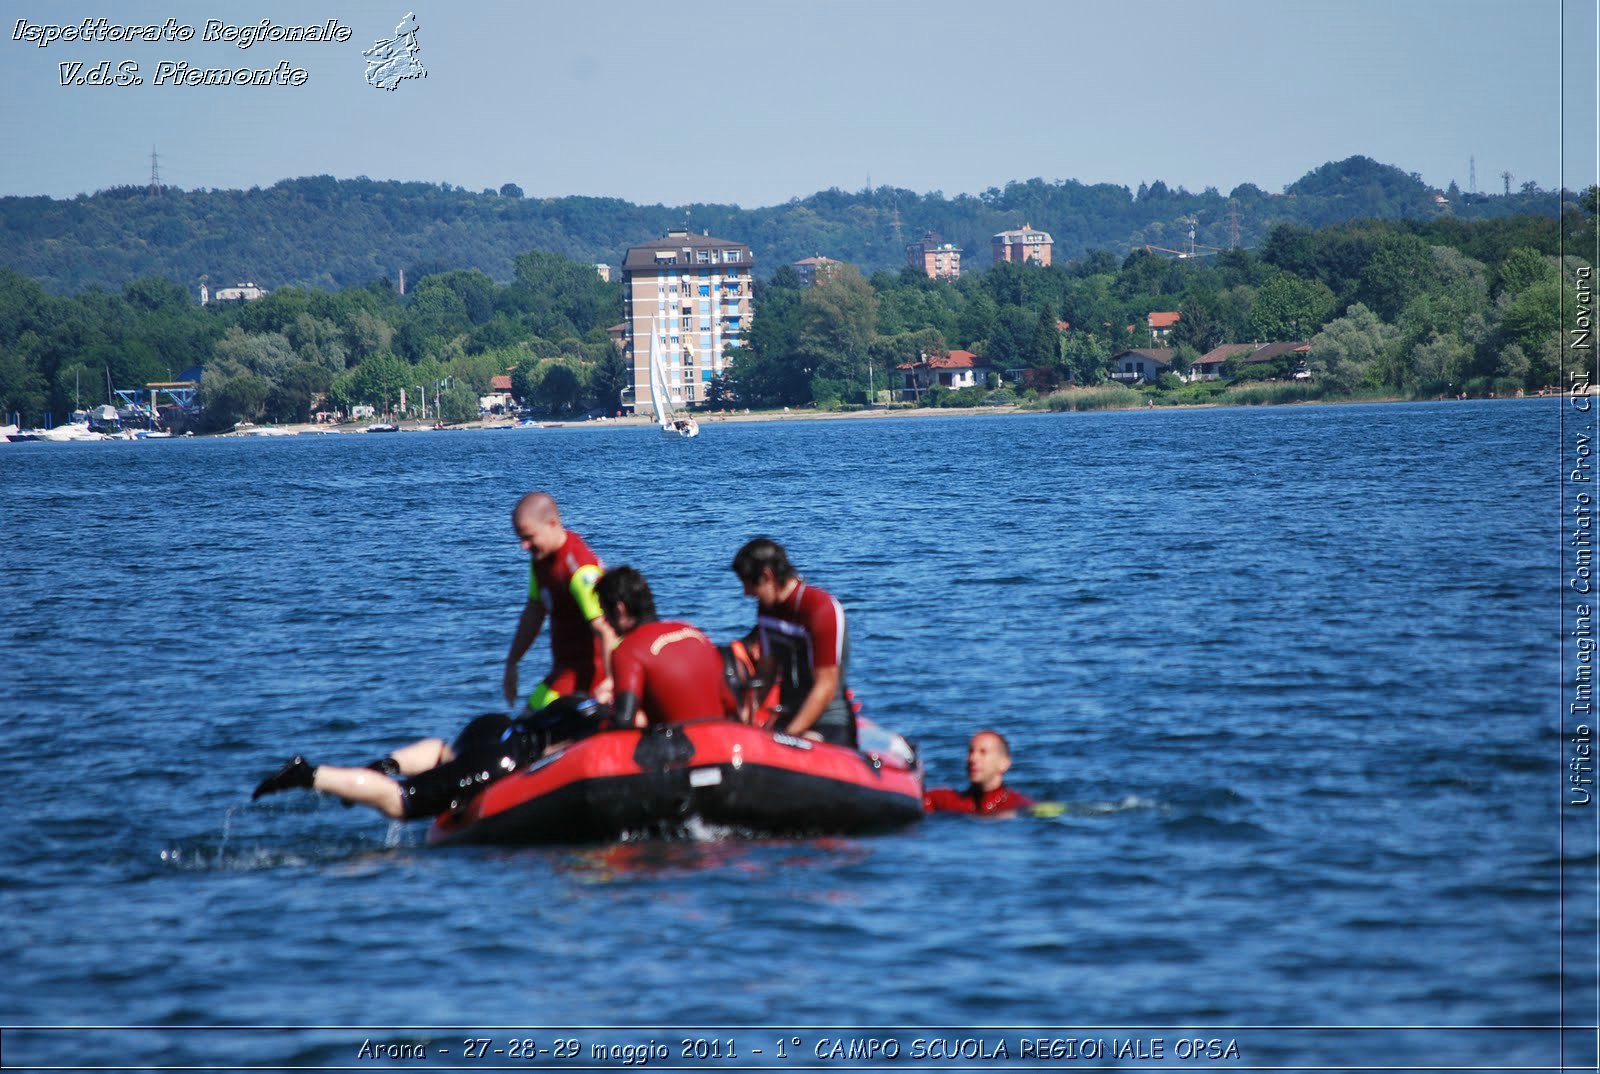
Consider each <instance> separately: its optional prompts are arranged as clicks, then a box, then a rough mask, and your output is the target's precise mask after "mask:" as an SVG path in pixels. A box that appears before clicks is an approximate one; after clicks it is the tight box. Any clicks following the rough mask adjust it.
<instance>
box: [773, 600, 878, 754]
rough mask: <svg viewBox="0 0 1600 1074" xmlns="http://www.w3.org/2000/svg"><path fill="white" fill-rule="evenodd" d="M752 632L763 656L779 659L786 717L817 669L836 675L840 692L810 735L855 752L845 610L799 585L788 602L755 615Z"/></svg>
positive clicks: (801, 699) (808, 687) (808, 688)
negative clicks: (833, 670) (833, 669)
mask: <svg viewBox="0 0 1600 1074" xmlns="http://www.w3.org/2000/svg"><path fill="white" fill-rule="evenodd" d="M756 632H757V633H758V634H759V635H760V637H761V651H762V653H763V655H765V656H771V657H775V658H776V659H777V662H778V665H777V666H778V669H779V675H780V685H781V696H782V703H783V707H784V710H785V711H786V712H787V713H788V714H789V715H790V716H793V715H794V713H795V712H796V711H797V710H798V709H799V708H800V706H801V704H802V703H804V701H805V699H806V695H807V694H808V693H810V692H811V684H812V683H813V682H814V681H815V673H816V670H817V669H819V668H827V667H837V668H838V669H839V692H838V693H836V694H835V695H834V696H833V700H831V701H829V702H828V705H827V707H826V708H824V709H823V710H822V715H821V716H819V717H817V722H816V723H815V724H813V725H812V726H811V728H810V729H811V730H813V731H816V732H817V733H818V734H820V735H821V736H822V738H823V740H824V741H825V742H836V743H839V744H840V745H844V746H851V747H854V746H855V744H856V716H855V712H854V711H853V706H852V705H851V704H850V686H849V683H848V682H847V681H846V668H847V666H848V665H849V662H850V641H849V638H848V636H847V635H846V633H845V625H844V608H843V607H841V606H840V604H839V602H838V601H837V600H835V599H833V597H832V596H830V595H829V594H828V593H827V592H826V591H824V590H821V589H818V588H817V587H816V586H814V585H807V584H806V583H805V582H797V583H796V585H795V587H794V592H792V593H790V594H789V596H788V597H787V598H785V599H784V600H782V601H780V602H779V603H777V604H775V605H766V604H763V605H762V606H761V607H760V608H758V609H757V611H756ZM778 729H779V730H782V728H781V727H780V728H778Z"/></svg>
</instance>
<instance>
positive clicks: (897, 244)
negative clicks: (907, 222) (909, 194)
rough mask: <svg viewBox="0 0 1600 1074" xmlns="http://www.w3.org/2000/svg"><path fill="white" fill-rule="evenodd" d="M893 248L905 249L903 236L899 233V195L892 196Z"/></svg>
mask: <svg viewBox="0 0 1600 1074" xmlns="http://www.w3.org/2000/svg"><path fill="white" fill-rule="evenodd" d="M893 204H894V248H895V249H896V250H904V249H905V237H904V236H902V235H901V234H900V195H899V194H896V195H895V196H894V202H893Z"/></svg>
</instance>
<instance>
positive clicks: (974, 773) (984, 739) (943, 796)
mask: <svg viewBox="0 0 1600 1074" xmlns="http://www.w3.org/2000/svg"><path fill="white" fill-rule="evenodd" d="M1010 770H1011V747H1010V746H1009V745H1008V744H1007V743H1006V740H1005V738H1004V737H1002V736H1001V735H1000V733H999V732H998V731H979V732H978V733H977V734H975V735H973V736H972V741H971V742H970V743H968V744H967V781H968V786H967V789H966V790H964V791H958V790H954V789H952V788H950V787H938V788H935V789H934V790H931V791H928V792H927V793H926V794H924V795H923V796H922V808H923V809H924V810H926V811H927V812H929V813H979V814H982V815H983V816H988V817H1011V816H1016V814H1017V811H1018V810H1019V809H1027V808H1029V807H1031V806H1032V805H1033V799H1032V798H1029V797H1028V796H1027V795H1025V794H1018V793H1017V792H1016V791H1014V790H1012V789H1011V788H1010V787H1007V786H1006V785H1005V778H1006V773H1007V772H1009V771H1010Z"/></svg>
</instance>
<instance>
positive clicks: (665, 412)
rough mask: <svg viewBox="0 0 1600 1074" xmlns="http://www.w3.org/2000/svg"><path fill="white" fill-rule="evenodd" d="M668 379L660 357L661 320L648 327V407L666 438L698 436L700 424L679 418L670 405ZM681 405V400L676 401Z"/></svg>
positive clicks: (670, 396)
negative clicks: (650, 407) (653, 410)
mask: <svg viewBox="0 0 1600 1074" xmlns="http://www.w3.org/2000/svg"><path fill="white" fill-rule="evenodd" d="M669 385H670V378H669V377H668V376H667V366H666V362H665V361H664V360H663V358H662V356H661V320H660V318H659V317H658V318H656V319H655V320H654V321H653V322H651V325H650V405H651V406H652V407H653V408H654V409H655V412H656V424H657V425H659V426H661V432H662V433H663V434H664V435H666V436H678V437H690V436H699V435H700V423H699V422H697V421H695V420H694V419H693V418H691V417H688V416H687V415H685V416H682V417H680V416H679V415H678V413H677V411H676V410H675V409H674V407H673V405H672V403H673V400H672V393H671V388H670V386H669ZM678 405H679V406H682V405H683V400H681V399H680V400H678Z"/></svg>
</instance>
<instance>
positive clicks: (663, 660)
mask: <svg viewBox="0 0 1600 1074" xmlns="http://www.w3.org/2000/svg"><path fill="white" fill-rule="evenodd" d="M596 592H597V593H598V595H599V597H600V605H601V607H602V608H604V609H605V616H606V620H607V621H608V622H609V623H610V624H611V627H612V629H613V630H615V631H616V632H617V633H618V634H619V635H621V636H622V640H621V641H620V642H618V643H617V647H616V649H614V650H613V651H612V653H611V673H612V677H613V683H614V684H615V691H616V712H615V717H614V723H615V725H616V726H619V727H627V726H629V725H632V726H635V727H646V726H649V725H651V724H663V723H683V722H685V721H688V720H703V719H706V718H708V717H726V718H729V719H735V718H737V716H738V704H737V702H736V701H735V699H734V696H733V690H732V689H731V688H730V687H729V686H728V680H727V676H726V675H724V673H723V664H722V654H721V653H720V652H718V651H717V648H716V646H714V645H712V644H711V642H710V640H709V639H707V638H706V636H705V635H704V634H702V633H700V631H699V630H697V629H695V628H694V627H692V626H690V625H689V624H688V623H683V622H677V621H674V620H661V619H658V618H657V617H656V601H655V596H654V595H653V594H652V593H651V592H650V583H649V582H647V581H645V577H644V575H642V574H640V573H639V572H638V571H636V570H634V569H633V568H632V567H618V568H617V569H616V570H614V571H607V572H606V574H605V576H604V577H602V578H601V579H600V583H599V585H598V586H597V587H596Z"/></svg>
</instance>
